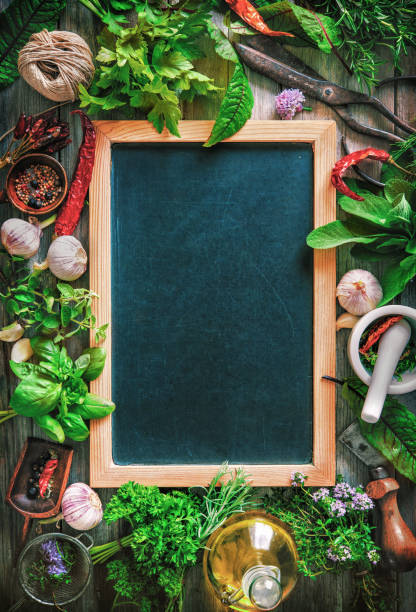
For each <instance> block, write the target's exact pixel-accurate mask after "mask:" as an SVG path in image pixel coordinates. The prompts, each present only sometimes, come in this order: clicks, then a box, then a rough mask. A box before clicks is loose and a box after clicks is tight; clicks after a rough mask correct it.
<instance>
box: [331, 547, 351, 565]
mask: <svg viewBox="0 0 416 612" xmlns="http://www.w3.org/2000/svg"><path fill="white" fill-rule="evenodd" d="M326 556H327V557H328V559H329V560H330V561H333V562H334V563H342V562H343V561H347V560H348V559H351V549H350V548H349V547H348V546H345V545H344V544H340V545H338V546H333V547H331V546H330V547H329V548H328V550H327V553H326Z"/></svg>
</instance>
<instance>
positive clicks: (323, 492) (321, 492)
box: [312, 487, 329, 502]
mask: <svg viewBox="0 0 416 612" xmlns="http://www.w3.org/2000/svg"><path fill="white" fill-rule="evenodd" d="M326 497H329V489H326V488H325V487H323V488H321V489H318V491H315V493H314V494H313V495H312V498H313V501H314V502H317V501H319V500H320V499H325V498H326Z"/></svg>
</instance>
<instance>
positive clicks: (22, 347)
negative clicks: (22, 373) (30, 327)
mask: <svg viewBox="0 0 416 612" xmlns="http://www.w3.org/2000/svg"><path fill="white" fill-rule="evenodd" d="M32 355H33V349H32V345H31V344H30V340H29V338H21V339H20V340H18V341H17V342H15V343H14V344H13V346H12V353H11V355H10V359H11V360H12V361H16V362H17V363H21V362H22V361H27V360H28V359H30V358H31V357H32Z"/></svg>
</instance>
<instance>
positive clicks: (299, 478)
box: [290, 472, 307, 487]
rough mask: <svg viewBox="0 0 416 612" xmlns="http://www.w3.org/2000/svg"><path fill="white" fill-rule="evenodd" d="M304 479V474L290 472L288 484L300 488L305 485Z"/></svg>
mask: <svg viewBox="0 0 416 612" xmlns="http://www.w3.org/2000/svg"><path fill="white" fill-rule="evenodd" d="M306 478H307V477H306V476H305V474H302V472H292V473H291V475H290V482H291V485H292V487H301V486H302V485H304V484H305V480H306Z"/></svg>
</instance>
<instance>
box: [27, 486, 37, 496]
mask: <svg viewBox="0 0 416 612" xmlns="http://www.w3.org/2000/svg"><path fill="white" fill-rule="evenodd" d="M37 494H38V490H37V488H36V487H29V489H28V491H27V496H28V497H30V499H35V497H36V496H37Z"/></svg>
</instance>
